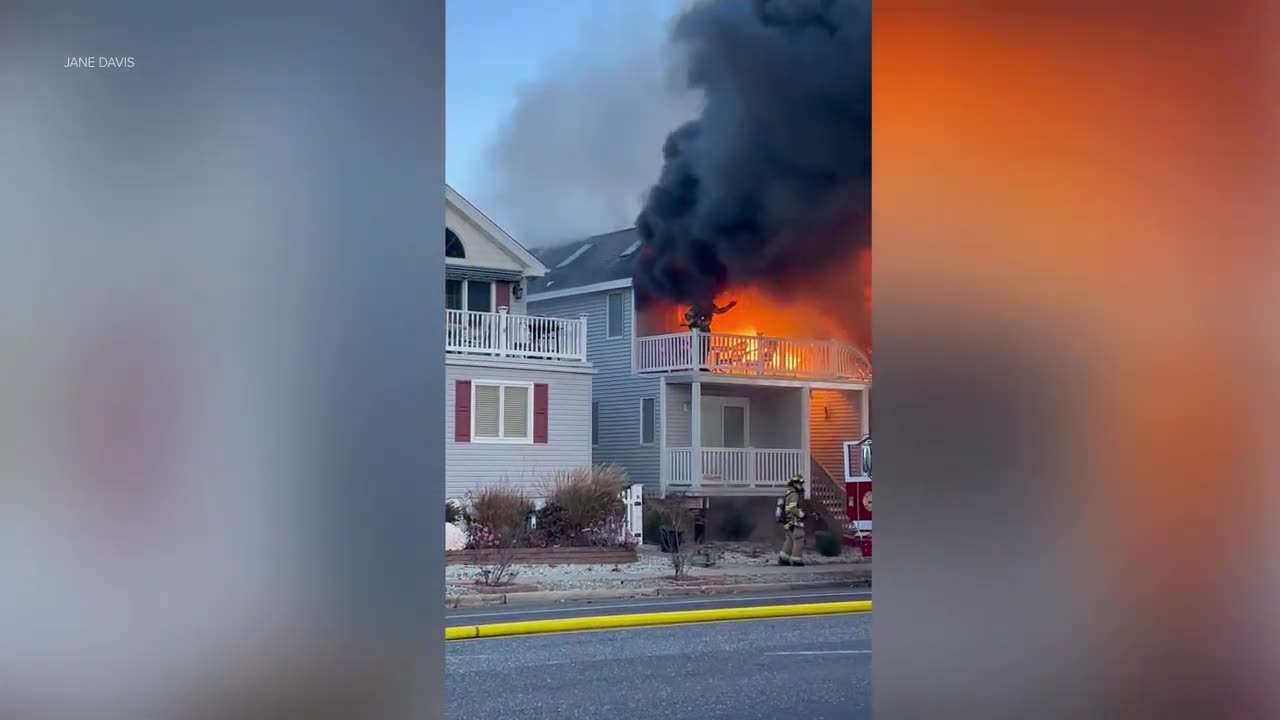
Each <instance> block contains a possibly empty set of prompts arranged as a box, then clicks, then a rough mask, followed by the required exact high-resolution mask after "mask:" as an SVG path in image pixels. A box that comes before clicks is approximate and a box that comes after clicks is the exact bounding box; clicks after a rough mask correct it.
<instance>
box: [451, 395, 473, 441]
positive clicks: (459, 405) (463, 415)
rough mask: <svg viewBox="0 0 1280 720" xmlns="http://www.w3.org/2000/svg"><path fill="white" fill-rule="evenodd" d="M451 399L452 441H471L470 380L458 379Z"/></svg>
mask: <svg viewBox="0 0 1280 720" xmlns="http://www.w3.org/2000/svg"><path fill="white" fill-rule="evenodd" d="M456 388H457V389H456V391H455V392H456V395H455V397H454V399H453V441H454V442H460V443H469V442H471V381H470V380H459V381H458V382H457V385H456Z"/></svg>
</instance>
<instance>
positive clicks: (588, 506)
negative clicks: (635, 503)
mask: <svg viewBox="0 0 1280 720" xmlns="http://www.w3.org/2000/svg"><path fill="white" fill-rule="evenodd" d="M629 485H630V479H629V478H628V476H627V472H626V471H625V470H623V469H622V468H620V467H618V466H617V465H596V466H593V467H582V468H574V469H572V470H563V471H560V472H557V473H555V474H553V475H551V476H550V477H548V478H547V480H546V482H545V483H544V484H543V496H544V497H545V498H546V501H547V506H548V507H547V508H544V509H545V510H547V512H546V513H545V514H544V516H545V517H548V518H551V517H554V518H555V525H556V526H555V527H554V528H547V529H548V530H551V531H553V532H554V533H555V534H557V535H561V536H563V537H562V538H558V539H561V540H572V539H576V538H583V537H587V536H589V535H591V534H593V533H594V534H598V535H600V536H601V538H604V539H607V536H608V535H609V534H610V533H611V532H612V531H613V530H614V529H616V528H615V526H616V525H617V524H618V523H619V522H620V521H621V520H622V517H623V513H624V510H625V506H624V505H623V502H622V492H623V491H624V490H626V489H627V487H628V486H629Z"/></svg>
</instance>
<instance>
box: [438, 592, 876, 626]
mask: <svg viewBox="0 0 1280 720" xmlns="http://www.w3.org/2000/svg"><path fill="white" fill-rule="evenodd" d="M824 597H859V598H862V597H871V593H869V592H829V593H810V594H807V595H764V596H748V597H741V598H734V597H732V596H724V595H721V596H719V597H714V596H712V597H704V598H698V599H694V600H665V601H657V602H642V603H624V604H620V605H607V604H606V605H596V604H585V605H577V604H574V605H565V606H563V607H554V608H537V609H534V610H496V611H493V612H480V613H464V614H461V615H448V616H447V619H449V620H453V619H455V618H457V619H462V618H479V617H501V616H504V615H541V614H545V613H559V612H577V611H584V612H585V611H588V610H613V609H615V608H619V609H621V608H642V607H668V606H675V605H708V604H711V603H719V602H728V603H731V602H733V601H734V600H746V601H748V602H750V601H755V600H761V601H764V600H803V599H806V598H824Z"/></svg>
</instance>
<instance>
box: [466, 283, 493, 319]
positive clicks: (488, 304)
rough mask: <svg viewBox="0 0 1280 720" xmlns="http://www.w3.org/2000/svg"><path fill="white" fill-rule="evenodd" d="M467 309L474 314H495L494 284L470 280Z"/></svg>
mask: <svg viewBox="0 0 1280 720" xmlns="http://www.w3.org/2000/svg"><path fill="white" fill-rule="evenodd" d="M467 309H468V310H470V311H472V312H493V283H491V282H487V281H484V280H468V281H467Z"/></svg>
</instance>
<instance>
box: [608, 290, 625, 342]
mask: <svg viewBox="0 0 1280 720" xmlns="http://www.w3.org/2000/svg"><path fill="white" fill-rule="evenodd" d="M608 305H609V306H608V312H607V316H608V317H607V319H606V322H605V325H606V328H605V329H606V331H607V332H606V335H608V337H611V338H620V337H622V293H620V292H616V293H609V300H608Z"/></svg>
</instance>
